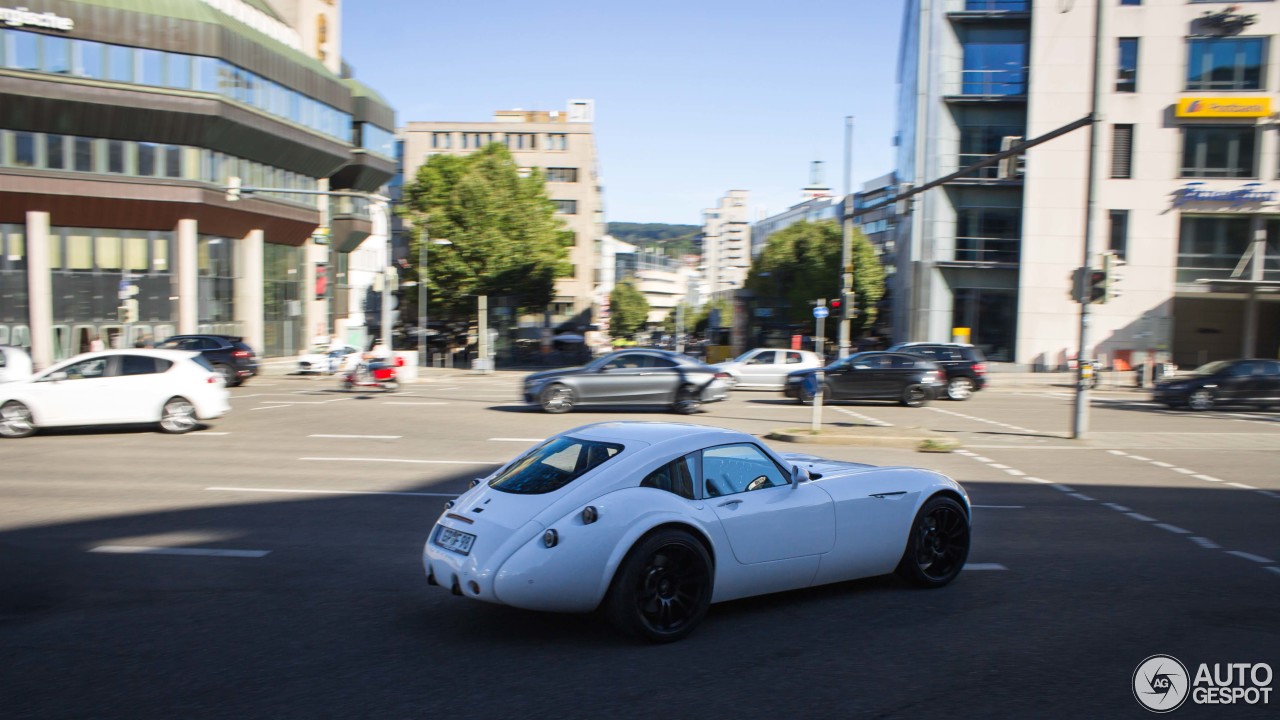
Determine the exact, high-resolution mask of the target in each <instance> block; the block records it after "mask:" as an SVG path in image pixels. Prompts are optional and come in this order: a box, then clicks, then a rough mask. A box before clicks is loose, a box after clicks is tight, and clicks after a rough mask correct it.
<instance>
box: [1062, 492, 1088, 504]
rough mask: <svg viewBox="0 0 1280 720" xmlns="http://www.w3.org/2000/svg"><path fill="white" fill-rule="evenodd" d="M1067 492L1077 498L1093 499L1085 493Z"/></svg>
mask: <svg viewBox="0 0 1280 720" xmlns="http://www.w3.org/2000/svg"><path fill="white" fill-rule="evenodd" d="M1067 494H1068V495H1070V496H1071V497H1073V498H1075V499H1077V500H1087V501H1090V502H1092V501H1093V498H1091V497H1089V496H1088V495H1085V494H1084V493H1078V492H1073V493H1067Z"/></svg>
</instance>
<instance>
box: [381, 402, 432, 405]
mask: <svg viewBox="0 0 1280 720" xmlns="http://www.w3.org/2000/svg"><path fill="white" fill-rule="evenodd" d="M382 404H383V405H448V404H449V403H447V402H384V403H382Z"/></svg>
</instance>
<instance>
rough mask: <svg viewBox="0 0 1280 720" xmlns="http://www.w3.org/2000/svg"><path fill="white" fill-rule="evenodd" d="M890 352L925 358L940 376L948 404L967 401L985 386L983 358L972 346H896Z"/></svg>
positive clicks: (917, 344)
mask: <svg viewBox="0 0 1280 720" xmlns="http://www.w3.org/2000/svg"><path fill="white" fill-rule="evenodd" d="M889 351H890V352H904V353H911V354H912V355H919V356H920V357H924V358H928V359H930V360H932V361H934V362H936V363H938V365H940V366H941V367H942V371H943V373H944V378H943V383H944V386H945V395H946V397H947V398H949V399H951V400H968V399H969V397H970V396H971V395H973V394H974V393H975V392H977V391H979V390H981V389H982V388H984V387H986V386H987V358H986V356H984V355H983V354H982V351H981V350H979V349H978V348H976V347H974V346H972V345H965V344H961V343H929V342H910V343H898V344H897V345H894V346H893V347H891V348H889Z"/></svg>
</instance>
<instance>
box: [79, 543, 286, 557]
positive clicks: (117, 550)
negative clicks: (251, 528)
mask: <svg viewBox="0 0 1280 720" xmlns="http://www.w3.org/2000/svg"><path fill="white" fill-rule="evenodd" d="M89 552H95V553H112V554H116V555H198V556H203V557H239V558H260V557H265V556H266V555H267V554H268V553H270V552H271V551H270V550H222V549H219V548H171V547H146V546H143V545H99V546H98V547H96V548H93V549H91V550H89Z"/></svg>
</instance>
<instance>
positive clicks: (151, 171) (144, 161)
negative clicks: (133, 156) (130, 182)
mask: <svg viewBox="0 0 1280 720" xmlns="http://www.w3.org/2000/svg"><path fill="white" fill-rule="evenodd" d="M156 147H157V146H156V144H155V143H149V142H140V143H138V174H139V175H142V176H144V177H152V176H154V175H155V174H156Z"/></svg>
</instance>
